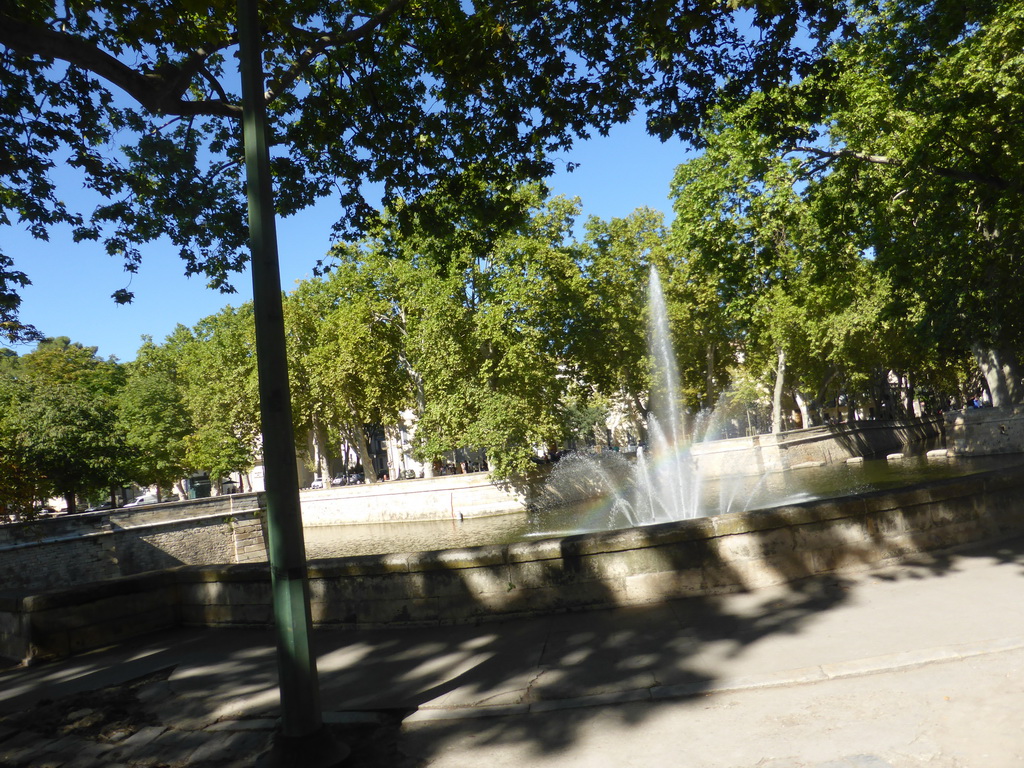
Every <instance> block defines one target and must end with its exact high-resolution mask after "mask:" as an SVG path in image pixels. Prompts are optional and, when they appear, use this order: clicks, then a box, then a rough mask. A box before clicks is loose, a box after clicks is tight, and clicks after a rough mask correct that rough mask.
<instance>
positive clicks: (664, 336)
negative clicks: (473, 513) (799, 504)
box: [535, 267, 764, 528]
mask: <svg viewBox="0 0 1024 768" xmlns="http://www.w3.org/2000/svg"><path fill="white" fill-rule="evenodd" d="M648 313H649V319H648V324H649V353H650V360H651V366H652V372H653V376H652V387H651V408H650V413H649V415H648V419H647V434H648V442H647V445H646V446H640V447H639V448H638V449H637V452H636V458H635V460H632V459H630V458H626V457H623V456H621V455H620V454H618V453H614V452H608V453H602V454H570V455H567V456H565V457H563V459H562V460H561V461H560V462H559V465H558V466H557V467H556V468H555V469H554V470H553V471H552V474H551V476H550V478H549V479H548V482H547V485H546V487H545V489H544V490H543V491H542V492H541V494H540V496H539V498H538V499H537V501H536V503H535V508H536V509H538V510H539V511H540V514H542V515H543V514H545V513H546V512H548V511H550V510H551V509H552V508H553V507H555V506H559V505H561V504H564V502H565V501H566V500H567V499H569V498H572V497H573V496H574V495H575V496H576V497H577V498H578V497H579V496H581V495H582V496H587V497H590V498H591V499H596V500H597V501H596V502H595V503H594V504H593V505H591V507H590V509H589V510H587V511H584V513H583V514H584V517H587V518H589V519H590V520H591V522H593V523H594V527H598V528H627V527H634V526H643V525H653V524H656V523H664V522H672V521H677V520H688V519H691V518H695V517H702V516H705V515H708V514H717V513H724V512H741V511H745V510H746V509H747V508H748V506H749V504H750V503H751V501H752V500H753V499H755V498H757V491H758V490H759V489H760V487H761V486H762V485H763V478H764V473H763V472H759V473H758V474H757V476H756V477H753V478H751V477H749V476H747V477H736V478H717V479H716V482H715V485H716V486H717V490H718V494H717V499H709V498H707V491H708V490H709V483H708V480H709V478H705V477H704V476H703V475H702V473H701V472H700V469H699V465H698V461H697V460H696V458H695V455H694V450H693V449H694V446H695V445H696V444H698V443H700V442H701V440H702V438H703V437H704V436H705V435H709V434H710V430H708V428H707V427H708V425H709V424H711V423H712V422H713V420H714V414H713V413H712V412H710V411H708V412H703V413H700V414H698V415H697V416H696V417H692V418H691V416H690V414H689V413H688V412H687V411H686V409H685V408H684V404H683V403H682V402H681V400H680V397H679V392H680V387H679V371H678V366H677V364H676V358H675V352H674V350H673V347H672V338H671V335H670V333H669V327H668V313H667V311H666V307H665V296H664V293H663V291H662V287H661V279H660V276H659V274H658V270H657V268H656V267H652V268H651V277H650V287H649V299H648ZM571 489H575V491H574V490H571ZM602 508H603V513H602V512H601V511H599V510H601V509H602ZM602 516H603V517H605V518H606V519H604V520H600V519H599V518H601V517H602ZM588 527H589V526H588Z"/></svg>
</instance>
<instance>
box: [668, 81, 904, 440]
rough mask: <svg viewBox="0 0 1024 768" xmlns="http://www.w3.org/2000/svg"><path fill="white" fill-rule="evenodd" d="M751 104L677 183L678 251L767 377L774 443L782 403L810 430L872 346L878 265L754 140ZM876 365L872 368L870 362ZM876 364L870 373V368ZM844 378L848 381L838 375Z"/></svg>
mask: <svg viewBox="0 0 1024 768" xmlns="http://www.w3.org/2000/svg"><path fill="white" fill-rule="evenodd" d="M760 107H761V104H760V97H753V98H752V99H751V100H750V101H748V102H747V103H746V104H744V105H742V106H738V107H736V108H735V109H733V110H731V111H725V110H723V111H722V112H721V113H720V114H719V115H718V118H717V119H716V120H715V121H713V122H712V123H711V124H710V126H709V129H708V131H707V133H706V134H705V141H706V142H707V149H706V151H705V152H704V154H703V155H702V156H700V157H699V158H696V159H694V160H692V161H690V162H688V163H685V164H683V165H681V166H680V167H679V168H678V169H677V171H676V176H675V178H674V180H673V187H672V195H673V198H674V210H675V212H676V219H675V222H674V223H673V244H674V248H675V249H676V250H678V251H679V252H681V253H683V254H686V265H687V275H688V279H689V280H690V281H692V282H693V284H694V285H696V286H703V287H704V288H703V289H704V290H709V291H711V298H710V300H707V299H706V300H705V302H706V303H707V304H710V305H712V306H715V307H718V308H719V309H720V310H721V311H722V316H723V319H724V320H725V323H726V325H727V326H731V327H732V328H733V336H732V341H733V344H735V345H736V346H737V347H738V348H739V349H741V350H742V353H743V359H744V363H745V365H746V366H747V367H748V368H750V369H753V370H755V371H756V370H758V368H760V369H761V370H763V371H771V372H772V373H773V374H774V378H775V383H774V386H773V387H771V389H772V391H773V418H772V425H773V431H779V430H781V429H782V426H783V424H782V418H781V408H782V395H783V393H784V391H787V390H788V391H789V392H790V393H791V394H792V395H793V397H794V399H795V401H796V402H797V404H798V405H799V406H800V409H801V413H802V415H803V422H804V425H805V426H809V425H811V424H813V423H817V421H818V420H819V419H818V417H817V416H816V415H815V414H814V413H813V412H812V410H814V409H816V407H820V404H821V403H823V402H824V401H825V400H826V399H828V398H827V397H826V392H827V388H828V387H830V386H831V385H832V384H833V382H835V381H836V380H837V379H838V380H840V381H844V380H845V381H847V382H848V381H849V380H850V375H851V374H850V371H849V362H850V360H851V359H852V358H853V357H854V356H856V355H857V354H858V353H861V352H862V351H863V349H865V345H869V346H871V348H873V349H876V350H877V349H878V345H877V344H870V342H869V339H870V329H872V328H874V329H877V328H878V325H877V324H878V321H879V318H880V312H881V310H882V309H883V307H884V303H885V302H884V299H882V297H884V296H887V293H886V284H885V282H884V281H881V280H879V279H877V277H876V276H875V271H874V265H873V263H872V262H871V261H870V260H869V259H866V258H864V256H863V254H862V253H861V252H860V251H859V250H858V249H857V247H856V244H855V243H854V242H852V241H851V239H850V237H849V236H848V235H846V233H845V232H843V231H842V230H837V229H835V228H834V227H832V225H831V224H830V223H829V222H823V221H822V218H821V217H820V216H819V215H818V209H817V208H816V205H817V203H816V197H815V194H816V191H817V190H816V188H815V187H814V186H813V185H810V184H808V181H807V179H806V178H805V177H804V176H803V175H802V173H801V168H800V166H799V164H798V163H797V162H795V161H794V160H792V159H788V158H786V157H785V156H784V155H783V153H780V152H778V150H777V149H776V148H775V147H774V146H773V144H772V141H771V140H770V139H769V138H767V137H764V136H762V135H760V134H759V133H758V131H757V129H756V127H755V126H756V121H755V120H753V119H752V117H751V116H752V115H754V114H757V111H758V110H759V109H760ZM876 360H877V358H876ZM876 364H877V362H876ZM844 371H845V374H844Z"/></svg>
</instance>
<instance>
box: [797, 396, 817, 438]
mask: <svg viewBox="0 0 1024 768" xmlns="http://www.w3.org/2000/svg"><path fill="white" fill-rule="evenodd" d="M793 399H794V400H795V401H796V407H797V408H799V409H800V421H802V422H803V424H802V425H801V426H802V428H803V429H807V428H808V427H813V426H814V425H815V424H817V419H815V418H814V414H813V413H812V412H811V407H810V404H809V403H808V402H807V398H805V397H804V396H803V393H802V392H800V390H798V389H794V390H793Z"/></svg>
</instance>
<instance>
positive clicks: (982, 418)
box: [945, 405, 1024, 456]
mask: <svg viewBox="0 0 1024 768" xmlns="http://www.w3.org/2000/svg"><path fill="white" fill-rule="evenodd" d="M945 418H946V444H947V446H948V449H949V451H950V452H951V453H952V454H953V455H954V456H990V455H993V454H998V453H1024V406H1020V405H1017V406H1013V407H1006V408H968V409H966V410H963V411H949V412H948V413H946V417H945Z"/></svg>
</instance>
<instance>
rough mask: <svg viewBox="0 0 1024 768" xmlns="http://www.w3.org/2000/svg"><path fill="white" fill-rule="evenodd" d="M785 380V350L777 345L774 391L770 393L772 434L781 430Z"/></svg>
mask: <svg viewBox="0 0 1024 768" xmlns="http://www.w3.org/2000/svg"><path fill="white" fill-rule="evenodd" d="M785 381H786V350H784V349H782V347H779V363H778V366H777V367H776V368H775V392H774V393H773V395H772V434H776V435H777V434H778V433H780V432H781V431H782V391H783V386H784V385H785Z"/></svg>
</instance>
